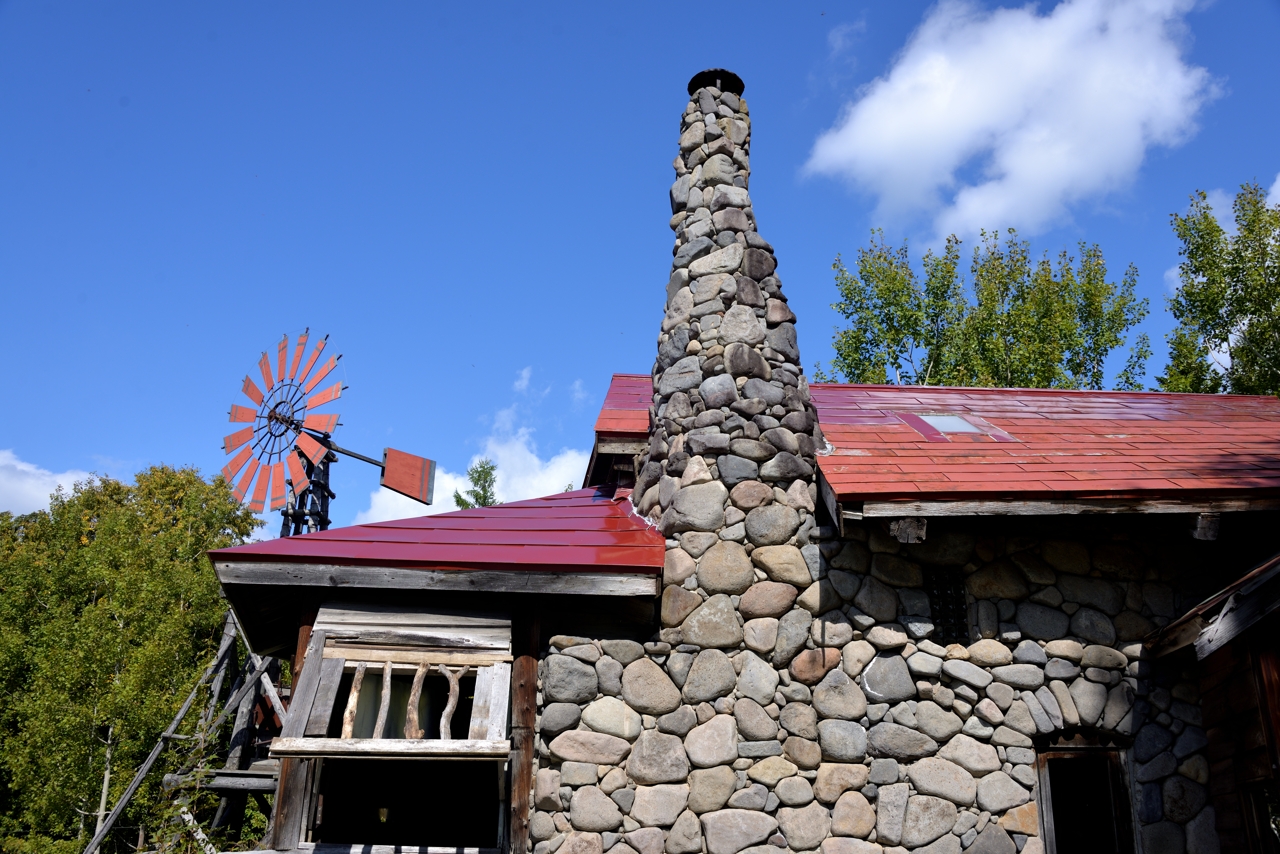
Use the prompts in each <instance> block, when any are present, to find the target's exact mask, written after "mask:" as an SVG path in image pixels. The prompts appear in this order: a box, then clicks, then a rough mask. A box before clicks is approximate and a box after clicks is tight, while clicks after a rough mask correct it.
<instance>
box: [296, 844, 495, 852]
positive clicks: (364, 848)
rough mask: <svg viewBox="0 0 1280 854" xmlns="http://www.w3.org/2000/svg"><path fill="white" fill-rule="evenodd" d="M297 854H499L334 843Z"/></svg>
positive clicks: (303, 848)
mask: <svg viewBox="0 0 1280 854" xmlns="http://www.w3.org/2000/svg"><path fill="white" fill-rule="evenodd" d="M295 850H296V851H298V852H299V854H302V852H306V854H499V851H498V849H497V848H440V847H435V846H432V847H428V846H426V845H342V844H339V843H336V842H321V843H316V844H313V843H310V842H304V843H303V844H301V845H299V846H298V847H297V849H295Z"/></svg>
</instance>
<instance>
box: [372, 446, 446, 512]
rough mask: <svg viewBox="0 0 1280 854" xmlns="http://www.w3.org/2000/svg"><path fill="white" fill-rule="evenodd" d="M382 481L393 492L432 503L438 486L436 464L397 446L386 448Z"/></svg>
mask: <svg viewBox="0 0 1280 854" xmlns="http://www.w3.org/2000/svg"><path fill="white" fill-rule="evenodd" d="M380 482H381V484H382V485H383V486H385V487H386V488H387V489H390V490H391V491H392V492H398V493H400V494H401V495H407V496H408V497H410V498H412V499H413V500H414V501H421V502H422V503H423V504H430V503H431V498H432V494H433V493H434V492H435V486H436V464H435V462H434V461H433V460H428V459H426V458H425V457H417V456H414V455H413V454H406V453H405V452H404V451H397V450H396V449H395V448H384V449H383V451H382V480H381V481H380Z"/></svg>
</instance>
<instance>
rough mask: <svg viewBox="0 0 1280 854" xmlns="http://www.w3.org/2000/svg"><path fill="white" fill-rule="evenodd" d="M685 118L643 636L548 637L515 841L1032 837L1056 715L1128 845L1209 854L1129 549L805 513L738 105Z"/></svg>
mask: <svg viewBox="0 0 1280 854" xmlns="http://www.w3.org/2000/svg"><path fill="white" fill-rule="evenodd" d="M680 130H681V133H680V155H679V156H678V157H677V158H676V161H675V167H676V173H677V176H678V180H677V181H676V183H675V184H674V186H673V187H672V191H671V199H672V207H673V209H674V210H675V216H674V217H673V218H672V220H671V225H672V228H673V229H675V231H676V246H675V260H674V262H673V273H672V276H671V279H670V284H669V286H668V289H667V296H668V300H667V311H666V315H665V317H664V319H663V322H662V334H661V336H660V338H659V342H658V344H659V356H658V360H657V362H656V363H655V366H654V403H653V407H652V408H651V410H650V413H651V440H650V445H649V449H648V452H647V453H646V454H645V455H644V456H643V457H642V459H641V461H640V466H639V476H638V479H637V487H636V490H635V492H634V493H633V496H634V498H635V500H636V502H637V512H638V513H639V514H640V515H642V516H645V517H647V518H648V519H650V520H651V521H653V523H654V524H655V525H657V526H658V528H659V529H660V530H661V531H662V532H663V534H664V535H665V536H666V537H667V560H666V566H665V569H664V575H663V582H664V590H663V595H662V602H661V624H662V627H661V629H660V631H659V633H658V635H657V636H656V637H654V638H652V639H651V640H650V641H649V642H648V643H644V644H641V643H638V642H635V641H631V640H619V639H607V638H583V637H567V636H559V635H558V636H554V637H552V638H551V641H550V648H549V650H547V654H546V656H545V657H544V659H543V660H542V662H541V664H540V668H539V695H538V721H537V726H538V736H537V758H536V773H535V778H534V792H533V803H534V812H533V814H532V816H531V820H530V834H531V837H532V839H531V842H532V843H533V845H534V846H535V847H534V851H535V854H602V852H606V851H607V852H610V854H699V852H707V854H738V852H742V851H747V852H749V854H779V852H780V850H782V849H786V850H789V851H795V852H807V851H819V850H820V851H821V852H822V854H871V852H895V854H896V852H905V851H915V852H921V854H958V852H960V851H962V850H964V851H967V852H973V853H974V854H1012V852H1015V851H1021V852H1023V854H1041V852H1043V850H1044V848H1043V845H1042V843H1041V840H1040V839H1039V836H1038V834H1039V816H1038V813H1037V803H1036V790H1037V779H1036V775H1035V772H1034V762H1035V757H1036V750H1035V744H1036V741H1038V742H1040V743H1042V744H1045V743H1050V742H1051V741H1052V740H1053V739H1054V738H1056V737H1057V735H1059V734H1061V733H1063V732H1064V731H1065V732H1080V731H1083V732H1086V733H1090V734H1093V735H1098V736H1101V737H1102V738H1103V739H1104V740H1106V739H1111V740H1115V741H1117V742H1118V743H1120V744H1122V745H1129V744H1132V748H1131V749H1130V751H1129V758H1130V760H1131V761H1130V763H1129V765H1128V773H1129V776H1130V779H1131V782H1132V785H1133V792H1134V799H1133V804H1134V820H1135V822H1136V823H1137V824H1138V826H1139V828H1140V830H1139V832H1140V834H1141V836H1142V837H1143V841H1144V847H1145V848H1146V850H1147V851H1151V852H1155V851H1159V852H1162V854H1163V852H1170V854H1179V852H1183V851H1187V852H1191V854H1209V852H1216V851H1217V836H1216V832H1215V830H1214V816H1213V810H1212V807H1209V806H1206V803H1207V789H1206V783H1207V779H1208V764H1207V762H1206V759H1205V746H1206V738H1205V734H1204V731H1203V730H1202V729H1201V727H1200V724H1201V719H1200V709H1199V705H1198V696H1197V690H1196V683H1195V679H1194V675H1193V674H1191V673H1187V674H1180V673H1166V672H1161V673H1156V674H1153V673H1151V672H1150V671H1149V663H1148V662H1147V661H1145V660H1144V653H1143V650H1142V647H1141V645H1140V644H1139V643H1137V641H1138V639H1139V638H1140V637H1142V636H1143V635H1144V634H1145V633H1146V632H1148V631H1150V630H1151V629H1152V628H1153V627H1155V626H1158V625H1163V624H1165V623H1166V622H1168V620H1169V619H1170V618H1171V617H1172V616H1173V615H1174V614H1175V613H1177V612H1178V611H1177V608H1178V606H1179V604H1180V603H1178V602H1176V601H1175V596H1174V592H1173V587H1172V586H1171V585H1170V584H1169V583H1167V579H1162V578H1161V577H1160V576H1159V574H1158V572H1157V571H1156V569H1155V568H1153V567H1152V566H1151V565H1150V564H1151V563H1152V562H1151V561H1149V560H1147V558H1146V557H1145V556H1144V555H1143V554H1142V553H1141V552H1140V551H1139V550H1137V549H1134V548H1131V547H1127V546H1124V545H1122V544H1121V545H1115V544H1108V543H1085V542H1080V541H1072V540H1046V541H1031V540H1025V539H1024V540H1017V539H1008V540H1005V539H983V538H980V537H976V536H974V535H972V534H967V533H965V532H964V531H957V532H953V533H950V534H945V533H944V534H943V535H941V536H932V537H931V538H929V539H927V540H926V541H925V542H923V543H919V544H914V545H911V546H905V547H904V546H903V545H901V544H900V543H898V542H897V541H896V540H894V539H893V538H891V537H889V536H888V535H887V533H886V531H885V529H884V528H883V527H881V526H880V525H879V524H876V523H868V524H866V525H865V526H863V525H855V526H853V527H852V528H851V529H847V530H846V532H845V534H846V536H845V537H844V538H843V539H842V538H840V537H838V536H837V534H836V532H835V531H834V530H833V529H830V528H823V527H819V526H818V525H817V522H816V517H815V515H814V499H815V498H816V492H815V487H814V481H813V478H814V468H815V465H816V463H815V459H814V452H815V449H816V448H821V447H822V446H823V445H824V444H825V443H823V441H822V439H821V432H820V430H819V428H818V427H817V425H816V423H815V421H814V412H813V407H812V406H811V405H810V403H809V396H808V388H807V384H806V382H805V379H804V374H803V372H802V371H801V369H800V367H799V365H800V361H799V353H798V351H797V349H796V345H795V340H796V339H795V327H794V322H795V319H794V316H793V315H792V314H791V312H790V310H789V309H788V308H787V305H786V301H785V297H783V295H782V291H781V285H780V283H779V281H778V279H777V277H776V276H775V275H774V272H775V266H776V264H775V261H774V256H773V251H772V248H771V247H770V246H769V245H768V244H767V243H765V242H764V241H763V240H762V239H761V238H760V237H759V236H758V235H757V234H756V232H755V217H754V212H753V210H752V208H751V202H750V198H749V196H748V194H747V189H748V184H749V172H748V166H749V159H748V155H749V146H750V119H749V114H748V112H747V104H746V102H745V101H744V100H742V99H741V98H740V97H738V96H737V95H735V94H734V93H731V92H719V91H717V90H715V89H711V88H704V89H700V90H698V91H697V92H695V94H694V95H693V97H692V98H691V100H690V102H689V105H688V107H687V108H686V110H685V113H684V116H683V118H682V121H681V128H680ZM935 567H952V568H954V567H961V568H962V573H963V576H964V585H965V593H964V595H965V598H966V602H967V604H968V609H969V631H970V637H969V638H968V640H972V641H973V642H971V643H967V644H964V645H962V644H951V645H946V646H944V645H942V644H940V643H937V642H935V641H934V640H932V637H933V636H934V635H935V633H936V630H935V626H934V624H933V622H932V618H931V613H932V608H931V603H930V601H929V597H928V595H926V594H925V593H924V591H923V589H922V588H923V585H924V583H925V580H926V578H927V577H928V575H929V573H930V572H932V571H933V570H934V568H935ZM1033 739H1036V741H1033Z"/></svg>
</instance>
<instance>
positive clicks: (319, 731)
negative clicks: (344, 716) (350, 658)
mask: <svg viewBox="0 0 1280 854" xmlns="http://www.w3.org/2000/svg"><path fill="white" fill-rule="evenodd" d="M345 666H346V662H345V661H344V660H342V659H341V658H323V659H321V663H320V685H319V687H317V688H316V699H315V701H314V702H313V703H312V704H311V714H310V715H308V716H307V726H306V729H305V730H304V731H303V733H302V734H303V735H325V734H326V733H328V731H329V721H330V720H332V719H333V707H334V705H335V703H336V702H337V700H338V688H339V687H340V686H341V684H342V670H343V668H344V667H345Z"/></svg>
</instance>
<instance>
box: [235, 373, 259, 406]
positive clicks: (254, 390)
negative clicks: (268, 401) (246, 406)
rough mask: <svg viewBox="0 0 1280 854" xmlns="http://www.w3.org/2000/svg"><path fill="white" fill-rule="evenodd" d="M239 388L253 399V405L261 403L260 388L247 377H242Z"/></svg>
mask: <svg viewBox="0 0 1280 854" xmlns="http://www.w3.org/2000/svg"><path fill="white" fill-rule="evenodd" d="M240 390H241V391H243V392H244V393H245V395H246V396H247V397H248V398H249V399H250V400H252V401H253V404H254V406H261V405H262V390H261V389H259V388H258V386H257V384H256V383H254V381H253V380H251V379H250V378H249V377H245V378H244V384H243V385H241V386H240Z"/></svg>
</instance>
